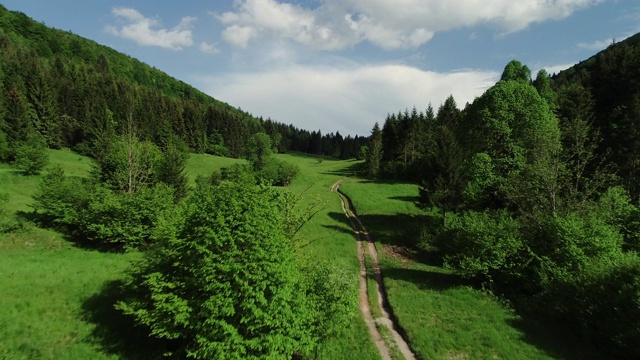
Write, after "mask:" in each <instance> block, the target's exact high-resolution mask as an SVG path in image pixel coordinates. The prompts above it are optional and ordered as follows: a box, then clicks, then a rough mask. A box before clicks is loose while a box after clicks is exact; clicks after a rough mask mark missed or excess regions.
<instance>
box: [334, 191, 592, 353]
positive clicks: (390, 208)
mask: <svg viewBox="0 0 640 360" xmlns="http://www.w3.org/2000/svg"><path fill="white" fill-rule="evenodd" d="M341 189H342V190H343V191H344V192H345V193H347V194H348V195H349V196H350V197H351V199H352V201H353V203H354V205H355V207H356V209H358V216H359V217H360V219H361V220H362V221H363V223H364V224H365V226H367V228H368V229H369V232H370V233H371V234H372V236H373V240H374V241H376V246H377V247H378V250H379V251H378V255H379V259H380V265H381V269H382V275H383V279H384V284H385V287H386V290H387V294H388V296H389V301H390V303H391V306H392V308H393V312H394V314H395V316H396V317H397V318H398V320H399V324H400V326H401V327H402V328H403V329H404V330H405V331H406V333H407V335H408V340H409V343H410V345H411V347H412V349H413V350H414V351H415V352H416V354H417V355H418V356H420V357H421V358H423V359H450V358H470V359H485V358H500V359H555V358H567V359H602V358H603V355H602V354H600V353H598V352H596V351H595V350H594V349H593V348H592V347H591V346H589V345H588V344H586V343H585V342H583V341H579V339H577V338H576V337H574V334H572V333H571V332H568V331H566V330H564V329H559V328H558V329H557V328H555V327H553V326H551V325H550V324H549V323H541V322H539V321H536V320H535V319H532V318H529V317H523V316H520V315H518V314H516V312H515V311H514V310H513V309H512V308H511V307H510V306H509V305H507V304H505V303H502V302H500V301H499V299H497V298H496V297H495V296H493V295H491V294H490V293H489V292H487V291H484V290H482V289H476V288H475V287H474V285H475V283H474V282H473V281H470V280H468V279H465V278H464V277H463V276H462V275H461V274H459V273H456V272H455V271H452V270H450V269H446V268H444V267H442V265H441V264H438V262H437V261H434V259H433V258H428V257H427V258H425V257H423V255H424V252H422V253H421V252H419V251H416V250H415V247H412V246H410V244H411V243H412V242H414V241H416V239H417V238H419V237H420V231H421V229H422V228H423V227H424V224H425V222H429V221H432V222H434V223H439V220H438V219H437V212H436V213H433V212H432V211H424V210H421V209H420V208H419V207H418V206H417V200H418V197H417V192H418V186H417V185H415V184H410V183H396V182H385V181H380V182H371V181H366V180H356V181H347V182H345V183H343V185H342V186H341ZM433 218H436V219H434V220H433ZM398 223H401V224H402V227H399V226H397V224H398Z"/></svg>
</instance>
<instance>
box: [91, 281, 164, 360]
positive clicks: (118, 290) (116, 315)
mask: <svg viewBox="0 0 640 360" xmlns="http://www.w3.org/2000/svg"><path fill="white" fill-rule="evenodd" d="M122 298H123V295H122V283H121V282H120V281H112V282H110V283H108V284H106V285H105V286H104V287H103V289H102V291H100V292H99V293H97V294H95V295H93V296H91V297H90V298H88V299H87V300H85V302H84V303H83V304H82V310H83V316H84V318H85V319H86V320H87V321H88V322H90V323H93V324H95V326H96V327H95V329H94V330H93V332H92V334H91V336H90V338H89V339H87V341H88V342H90V343H92V344H96V345H98V346H99V347H100V348H101V349H102V351H103V352H105V353H107V354H113V355H117V356H119V357H120V358H122V359H130V360H137V359H141V360H142V359H162V358H163V357H162V354H163V352H164V349H165V345H166V344H165V342H163V341H160V340H157V339H154V338H151V337H149V336H148V334H149V330H148V329H146V328H144V327H141V326H136V325H135V323H134V322H133V319H132V318H131V317H129V316H125V315H124V314H122V313H121V312H120V311H118V310H116V309H115V308H114V305H115V304H116V303H117V302H118V301H120V300H121V299H122Z"/></svg>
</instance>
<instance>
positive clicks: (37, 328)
mask: <svg viewBox="0 0 640 360" xmlns="http://www.w3.org/2000/svg"><path fill="white" fill-rule="evenodd" d="M639 49H640V47H638V37H632V38H630V39H629V40H628V41H626V42H623V43H621V44H613V45H612V46H610V47H609V48H608V49H607V50H605V51H603V52H601V53H600V54H597V55H596V56H595V57H594V58H592V59H590V60H588V61H586V62H584V63H582V64H580V65H578V66H577V67H576V68H574V69H570V70H568V71H567V72H565V73H561V74H559V75H557V76H554V77H553V78H552V77H550V76H549V75H548V74H547V73H546V72H545V71H544V70H542V71H540V72H539V73H538V74H537V75H536V78H535V79H534V80H533V81H532V79H531V72H530V70H529V69H528V68H527V67H526V66H524V65H523V64H521V63H519V62H518V61H515V60H514V61H512V62H510V63H509V64H507V65H506V67H505V69H504V72H503V74H502V77H501V79H500V81H499V82H498V83H496V84H495V85H494V86H492V87H491V88H489V89H488V90H487V91H486V92H485V93H484V94H483V95H482V96H480V97H478V98H477V99H476V100H475V101H474V102H473V103H471V104H469V105H468V106H466V107H465V108H464V109H459V108H458V106H457V104H456V102H455V99H454V98H453V97H449V98H448V99H447V100H446V101H445V102H444V103H443V104H442V105H440V106H439V107H438V109H437V111H436V110H434V108H433V107H432V106H431V105H429V106H428V107H427V108H426V111H424V112H418V111H417V110H416V109H415V108H414V109H413V110H412V111H409V110H405V111H404V112H400V113H398V114H393V115H389V116H388V117H387V118H386V119H385V121H384V123H383V126H382V127H380V126H379V124H377V123H376V124H375V125H374V127H373V130H372V134H371V136H370V137H369V139H368V142H367V144H366V146H362V145H364V143H365V139H364V138H358V137H356V138H351V137H350V136H348V137H346V138H343V137H342V136H341V135H340V134H339V133H336V134H325V135H324V136H323V135H322V134H321V133H320V132H319V131H318V132H316V131H312V132H309V131H307V130H300V129H297V128H295V127H293V126H291V125H289V126H287V125H284V124H280V123H277V122H274V121H271V120H266V121H265V120H263V119H256V118H254V117H253V116H251V115H250V114H247V113H244V112H242V111H239V110H237V109H235V108H233V107H231V106H229V105H227V104H223V103H220V102H218V101H216V100H215V99H212V98H210V97H208V96H206V95H204V94H202V93H201V92H199V91H197V90H195V89H193V88H191V87H189V86H188V85H186V84H184V83H181V82H179V81H176V80H174V79H171V78H170V77H168V76H167V75H166V74H163V73H161V72H159V71H157V70H156V69H152V68H150V67H148V66H146V65H144V64H142V63H140V62H138V61H137V60H135V59H131V58H128V57H126V56H124V55H121V54H118V53H117V52H115V51H113V50H111V49H108V48H106V47H103V46H101V45H98V44H96V43H94V42H91V41H88V40H86V39H82V38H80V37H78V36H75V35H73V34H70V33H66V32H62V31H58V30H53V29H48V28H46V27H45V26H44V25H42V24H39V23H36V22H33V21H32V20H31V19H29V18H28V17H27V16H26V15H24V14H20V13H15V12H10V11H8V10H6V9H5V8H3V7H1V6H0V184H1V185H2V188H1V190H0V191H1V193H0V250H2V251H1V252H0V253H1V254H2V255H0V257H1V258H2V261H0V274H1V275H2V276H0V288H2V289H5V290H4V292H3V297H2V298H0V309H1V310H0V357H3V358H4V357H8V358H123V357H124V358H157V357H160V356H162V355H167V356H173V357H177V358H184V357H193V358H212V357H214V358H256V359H257V358H265V357H267V358H268V357H276V358H291V357H301V358H316V359H341V358H344V359H352V358H358V359H368V358H371V359H373V358H378V357H379V354H378V353H377V351H376V349H375V347H374V346H373V344H372V342H371V339H370V336H369V334H368V332H367V328H366V327H365V324H363V322H362V321H360V319H361V317H360V314H359V312H358V308H357V301H356V294H357V289H356V283H357V274H358V272H359V264H358V262H357V258H356V256H355V250H356V248H355V244H354V240H353V237H352V229H350V228H349V227H348V226H347V224H346V223H345V221H344V217H343V213H342V211H341V208H340V205H339V203H338V202H337V198H336V197H335V195H334V194H331V192H330V191H328V190H329V187H330V185H331V184H333V183H335V182H336V181H337V180H338V179H340V178H342V177H345V176H352V175H354V174H356V173H360V174H366V175H367V176H368V177H369V178H370V179H371V180H366V181H365V180H362V181H356V182H351V183H346V184H345V185H344V187H343V188H344V190H345V191H346V192H348V193H349V195H350V196H351V198H352V199H353V203H354V205H355V208H356V209H357V210H359V213H360V217H361V219H362V220H363V221H364V223H365V224H366V225H368V227H369V230H370V231H371V232H372V234H373V236H374V238H375V239H376V240H377V241H378V242H379V243H378V246H379V248H380V249H381V250H382V251H381V253H382V254H383V255H382V259H381V265H382V270H383V273H384V274H385V285H386V287H387V293H388V295H389V299H390V303H391V305H392V307H393V311H394V315H395V317H396V318H397V320H398V321H399V324H400V325H401V326H402V327H403V329H404V332H406V337H407V339H408V340H409V342H410V345H411V347H412V348H413V350H414V351H415V352H416V353H417V354H418V355H419V356H421V357H423V358H467V357H468V358H495V357H498V358H541V359H542V358H555V357H566V358H573V357H575V358H588V357H590V356H593V357H596V358H602V357H603V356H601V355H598V354H599V352H603V353H606V354H609V355H610V356H612V357H626V358H636V357H638V356H640V349H639V348H638V347H637V345H636V342H637V338H638V337H639V336H640V327H639V326H640V325H638V324H640V301H639V299H640V258H639V256H638V251H640V226H639V222H638V215H639V214H640V207H639V206H640V203H639V199H640V187H639V186H638V184H639V182H638V181H637V180H638V176H639V174H640V172H639V171H638V166H637V158H638V157H639V156H640V145H639V144H640V140H639V139H640V137H639V136H638V134H640V128H638V126H640V125H639V124H640V123H638V121H637V120H638V118H640V85H639V84H640V82H639V81H638V78H639V77H640V60H639V59H640V56H639V55H640V50H639ZM69 148H71V149H73V150H74V151H70V150H67V149H69ZM51 149H60V150H51ZM289 150H298V151H301V152H305V153H311V154H314V156H311V155H305V154H301V153H296V154H291V153H290V154H283V152H286V151H289ZM79 154H83V155H79ZM205 154H207V155H205ZM85 155H86V156H85ZM213 155H215V156H213ZM319 155H326V156H328V157H327V158H324V157H320V156H319ZM221 156H231V157H233V158H234V159H230V158H226V157H221ZM329 157H333V158H342V159H352V158H360V157H362V158H365V162H364V163H361V162H359V161H356V160H350V161H336V160H331V159H330V158H329ZM240 158H244V159H246V161H244V160H241V159H240ZM365 260H366V262H367V263H370V260H369V259H365ZM370 276H371V274H369V281H368V282H369V285H370V286H371V279H370ZM370 290H371V289H370ZM369 293H370V301H375V296H376V295H375V294H374V293H373V292H372V291H369ZM374 308H375V307H374ZM532 319H537V320H536V321H534V320H532ZM551 324H555V325H551ZM556 327H557V329H556ZM567 329H570V331H569V332H570V334H569V335H566V334H563V332H567ZM381 332H382V333H383V336H388V333H385V331H384V329H383V331H381ZM52 334H53V335H52ZM585 342H586V343H588V344H593V345H589V346H585V345H584V344H585ZM592 346H594V347H595V348H597V350H595V349H592ZM576 349H579V350H576ZM391 350H392V353H394V355H395V356H397V355H398V354H396V353H395V350H394V349H391Z"/></svg>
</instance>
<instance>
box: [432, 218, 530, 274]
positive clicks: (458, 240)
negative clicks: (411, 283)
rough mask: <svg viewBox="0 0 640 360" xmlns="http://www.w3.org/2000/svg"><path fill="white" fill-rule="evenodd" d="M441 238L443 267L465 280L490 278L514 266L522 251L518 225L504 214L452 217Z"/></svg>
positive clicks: (517, 263)
mask: <svg viewBox="0 0 640 360" xmlns="http://www.w3.org/2000/svg"><path fill="white" fill-rule="evenodd" d="M442 236H443V239H442V240H440V241H439V243H440V244H441V249H442V250H443V254H444V256H443V258H444V261H445V264H446V265H448V266H451V267H453V268H456V269H459V270H461V271H462V272H463V273H464V274H465V275H466V276H468V277H477V276H485V277H489V278H490V277H491V276H492V275H493V274H495V273H501V272H507V271H509V269H512V268H515V267H517V266H518V265H519V261H518V259H517V254H518V253H519V252H520V251H521V250H522V249H523V248H524V244H523V242H522V239H521V238H520V235H519V226H518V223H517V222H516V221H515V220H514V219H513V218H512V217H511V216H510V215H509V214H508V213H507V212H506V211H497V212H489V211H485V212H475V211H469V212H465V213H463V214H461V215H458V216H453V217H452V218H451V221H450V222H449V223H448V224H447V225H446V231H445V232H444V233H443V234H442Z"/></svg>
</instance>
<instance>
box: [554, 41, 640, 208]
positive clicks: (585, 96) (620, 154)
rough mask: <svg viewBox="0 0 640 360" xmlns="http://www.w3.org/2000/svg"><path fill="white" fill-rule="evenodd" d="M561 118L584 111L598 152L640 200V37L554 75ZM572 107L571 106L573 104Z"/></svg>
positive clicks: (620, 43)
mask: <svg viewBox="0 0 640 360" xmlns="http://www.w3.org/2000/svg"><path fill="white" fill-rule="evenodd" d="M552 84H553V86H554V88H555V90H556V92H557V93H558V99H559V100H563V101H564V103H561V104H558V105H560V106H559V110H560V112H559V113H558V118H559V119H560V120H561V121H562V119H563V118H567V117H571V116H573V114H576V113H581V116H583V117H584V118H585V120H587V121H590V122H592V124H593V127H594V128H595V129H596V130H597V131H598V132H599V137H600V140H601V142H600V143H599V144H598V147H597V150H598V153H599V154H601V155H604V156H605V157H606V158H607V159H608V160H609V161H611V162H612V163H613V164H614V165H615V166H616V168H617V173H618V175H620V177H621V179H622V181H623V182H624V185H625V186H626V187H627V189H629V191H630V192H631V195H632V196H633V198H634V199H636V200H637V199H639V198H640V182H639V180H640V166H639V164H638V161H637V159H639V158H640V33H639V34H636V35H634V36H631V37H629V38H627V39H625V40H624V41H621V42H618V43H613V44H611V45H610V46H609V47H608V48H607V49H605V50H603V51H601V52H599V53H598V54H596V55H594V56H592V57H591V58H589V59H587V60H585V61H583V62H581V63H579V64H577V65H575V66H573V67H571V68H569V69H567V70H564V71H562V72H560V73H559V74H557V75H555V76H554V77H553V82H552ZM569 105H571V106H569Z"/></svg>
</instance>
